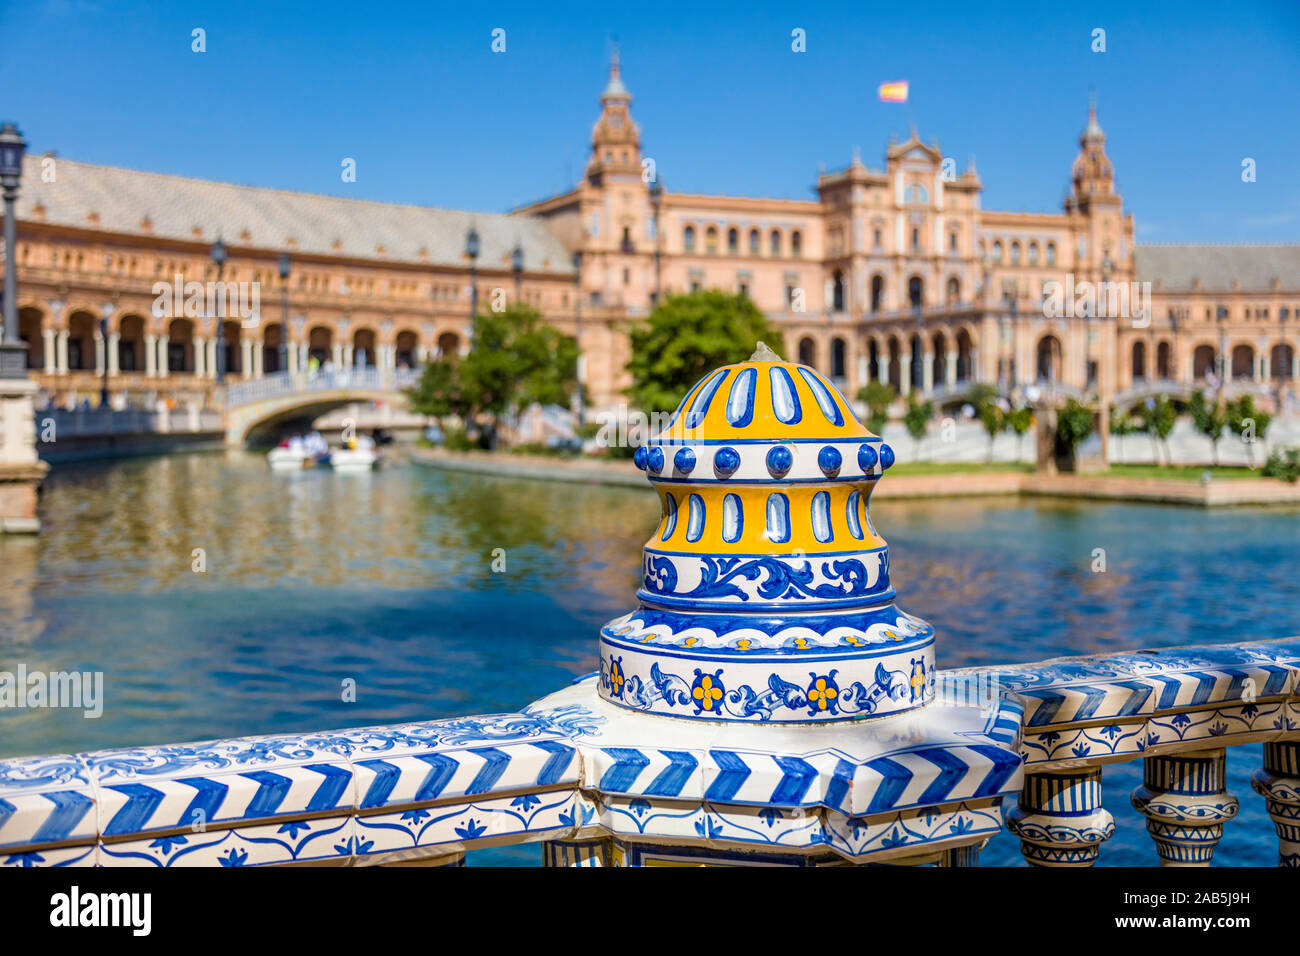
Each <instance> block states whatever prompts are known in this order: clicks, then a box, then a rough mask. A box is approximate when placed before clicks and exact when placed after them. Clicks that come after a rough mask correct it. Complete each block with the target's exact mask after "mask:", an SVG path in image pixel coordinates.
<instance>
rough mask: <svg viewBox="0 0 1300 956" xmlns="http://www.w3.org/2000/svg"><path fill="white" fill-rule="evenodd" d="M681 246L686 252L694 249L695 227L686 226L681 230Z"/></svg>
mask: <svg viewBox="0 0 1300 956" xmlns="http://www.w3.org/2000/svg"><path fill="white" fill-rule="evenodd" d="M682 246H683V247H685V249H686V251H687V252H694V251H695V227H694V226H687V227H686V229H685V230H683V232H682Z"/></svg>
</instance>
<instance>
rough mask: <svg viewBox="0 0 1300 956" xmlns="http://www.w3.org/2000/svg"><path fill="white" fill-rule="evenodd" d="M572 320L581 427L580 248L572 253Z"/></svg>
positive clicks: (579, 425) (580, 422) (580, 426)
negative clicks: (576, 359) (576, 350)
mask: <svg viewBox="0 0 1300 956" xmlns="http://www.w3.org/2000/svg"><path fill="white" fill-rule="evenodd" d="M573 322H574V342H575V343H577V346H578V368H577V373H578V376H577V377H578V427H579V428H582V417H583V401H582V374H581V373H582V250H581V249H579V250H578V251H577V252H575V253H574V254H573Z"/></svg>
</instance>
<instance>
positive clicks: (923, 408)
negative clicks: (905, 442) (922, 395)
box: [903, 395, 934, 459]
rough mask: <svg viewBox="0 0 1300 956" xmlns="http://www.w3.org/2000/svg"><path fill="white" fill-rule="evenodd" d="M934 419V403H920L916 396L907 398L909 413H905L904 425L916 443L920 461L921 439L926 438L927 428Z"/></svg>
mask: <svg viewBox="0 0 1300 956" xmlns="http://www.w3.org/2000/svg"><path fill="white" fill-rule="evenodd" d="M933 417H934V403H933V402H918V401H917V400H916V396H915V395H908V396H907V411H906V412H904V413H903V423H904V424H905V425H907V433H908V434H909V435H911V436H912V440H913V441H914V442H915V443H916V455H917V458H918V459H919V458H920V455H921V439H923V438H924V437H925V429H926V426H927V425H929V424H930V419H931V418H933Z"/></svg>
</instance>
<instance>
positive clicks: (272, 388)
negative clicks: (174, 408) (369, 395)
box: [226, 365, 420, 408]
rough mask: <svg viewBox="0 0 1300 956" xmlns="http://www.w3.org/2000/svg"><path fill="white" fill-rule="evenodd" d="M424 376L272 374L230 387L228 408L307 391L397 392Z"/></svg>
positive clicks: (354, 371) (407, 372)
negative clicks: (368, 390)
mask: <svg viewBox="0 0 1300 956" xmlns="http://www.w3.org/2000/svg"><path fill="white" fill-rule="evenodd" d="M419 375H420V369H418V368H392V369H390V368H379V367H377V366H373V365H371V366H367V367H365V368H355V367H354V368H318V369H314V370H312V371H301V372H271V373H270V374H268V375H263V376H262V377H261V378H258V379H252V380H250V381H247V382H235V383H233V384H230V385H227V386H226V407H227V408H238V407H240V406H242V405H249V404H252V403H253V402H260V401H263V400H265V399H268V398H278V397H280V396H282V395H296V394H300V393H304V392H323V391H333V390H338V389H349V388H357V389H372V390H377V391H397V390H400V389H403V388H408V387H409V386H411V385H414V384H415V382H416V381H417V380H418V378H419Z"/></svg>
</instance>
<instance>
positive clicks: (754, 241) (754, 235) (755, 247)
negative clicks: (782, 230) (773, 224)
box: [749, 229, 763, 256]
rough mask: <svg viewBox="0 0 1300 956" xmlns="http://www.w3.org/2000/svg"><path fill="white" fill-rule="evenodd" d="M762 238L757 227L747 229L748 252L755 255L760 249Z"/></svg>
mask: <svg viewBox="0 0 1300 956" xmlns="http://www.w3.org/2000/svg"><path fill="white" fill-rule="evenodd" d="M762 246H763V240H762V238H760V236H759V234H758V230H757V229H751V230H749V254H750V255H751V256H756V255H758V254H759V252H760V251H762Z"/></svg>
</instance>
